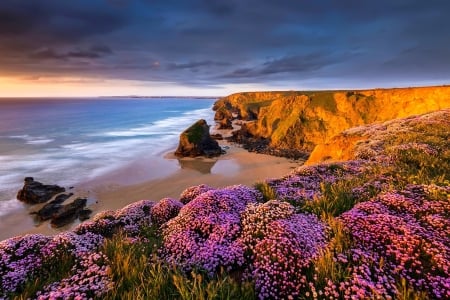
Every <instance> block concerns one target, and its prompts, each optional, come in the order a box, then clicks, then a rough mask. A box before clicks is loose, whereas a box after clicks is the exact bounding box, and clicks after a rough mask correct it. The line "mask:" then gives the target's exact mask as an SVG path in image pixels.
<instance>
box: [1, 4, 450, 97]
mask: <svg viewBox="0 0 450 300" xmlns="http://www.w3.org/2000/svg"><path fill="white" fill-rule="evenodd" d="M449 16H450V1H447V0H427V1H425V0H377V1H373V0H370V1H366V0H314V1H312V0H180V1H176V0H161V1H159V0H76V1H75V0H74V1H60V0H1V1H0V97H2V96H3V97H9V96H101V95H104V96H107V95H150V96H154V95H179V96H184V95H186V96H187V95H198V96H208V95H211V96H222V95H227V94H230V93H233V92H239V91H250V90H312V89H357V88H377V87H402V86H422V85H442V84H450V17H449Z"/></svg>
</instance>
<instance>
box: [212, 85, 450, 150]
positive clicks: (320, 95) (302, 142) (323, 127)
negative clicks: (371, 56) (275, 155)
mask: <svg viewBox="0 0 450 300" xmlns="http://www.w3.org/2000/svg"><path fill="white" fill-rule="evenodd" d="M449 107H450V86H440V87H417V88H396V89H373V90H345V91H344V90H343V91H306V92H301V91H286V92H250V93H237V94H233V95H230V96H227V97H224V98H221V99H219V100H218V101H216V103H215V104H214V108H213V109H214V110H215V111H216V117H215V119H216V120H220V121H222V122H223V120H224V119H225V118H228V119H230V118H237V119H242V120H245V121H247V122H246V123H245V126H244V127H245V134H246V135H250V136H252V137H254V138H259V139H265V140H267V142H268V145H269V146H270V147H274V148H281V149H297V150H301V151H305V152H311V151H312V150H313V149H314V147H315V146H316V145H318V144H324V143H327V142H329V141H330V139H331V138H332V137H334V136H335V135H337V134H339V133H341V132H342V131H344V130H346V129H349V128H352V127H356V126H360V125H365V124H371V123H375V122H384V121H387V120H392V119H396V118H404V117H408V116H411V115H415V114H423V113H428V112H431V111H435V110H440V109H445V108H449Z"/></svg>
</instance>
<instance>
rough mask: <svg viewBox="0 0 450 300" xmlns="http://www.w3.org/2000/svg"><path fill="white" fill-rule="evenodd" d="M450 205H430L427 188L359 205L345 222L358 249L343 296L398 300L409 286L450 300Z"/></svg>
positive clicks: (434, 201)
mask: <svg viewBox="0 0 450 300" xmlns="http://www.w3.org/2000/svg"><path fill="white" fill-rule="evenodd" d="M449 215H450V202H449V201H448V198H447V197H445V196H444V197H440V198H435V199H430V197H429V194H428V193H427V189H426V188H424V187H423V186H415V185H411V186H408V187H406V189H405V190H404V191H400V192H389V193H385V194H382V195H379V196H378V197H376V198H375V199H373V200H371V201H367V202H363V203H360V204H358V205H356V206H355V207H354V208H353V209H352V210H350V211H348V212H346V213H344V214H343V215H342V216H341V220H342V221H343V223H344V225H345V227H346V229H347V231H348V234H350V236H351V237H352V240H353V242H354V245H353V247H352V249H351V250H350V252H349V256H348V258H347V259H348V260H351V261H353V264H352V267H351V269H350V270H349V271H350V273H351V276H350V278H349V279H348V280H347V281H345V282H342V283H341V285H340V287H339V290H340V292H341V293H343V294H344V295H346V296H348V297H349V298H350V297H352V298H361V299H363V298H368V297H372V296H373V295H380V296H381V297H382V298H388V297H395V296H396V295H397V294H398V290H397V286H396V285H395V282H396V280H397V281H398V280H399V279H401V278H404V279H406V280H407V282H408V284H409V285H410V286H411V287H413V288H414V289H415V290H419V291H426V292H427V293H428V294H429V295H430V296H431V297H432V298H435V299H448V298H449V297H450V235H449V230H450V221H449Z"/></svg>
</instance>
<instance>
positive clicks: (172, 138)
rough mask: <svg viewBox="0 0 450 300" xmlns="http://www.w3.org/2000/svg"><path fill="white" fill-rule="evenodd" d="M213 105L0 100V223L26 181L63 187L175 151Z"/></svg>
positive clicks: (167, 101)
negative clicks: (138, 159)
mask: <svg viewBox="0 0 450 300" xmlns="http://www.w3.org/2000/svg"><path fill="white" fill-rule="evenodd" d="M214 100H215V99H191V98H188V99H186V98H161V99H159V98H158V99H155V98H153V99H136V98H134V99H133V98H111V99H109V98H93V99H0V216H1V215H5V214H8V213H9V212H10V211H11V210H14V209H16V208H17V206H18V205H20V204H18V201H17V200H15V195H16V193H17V190H18V189H19V188H20V187H21V186H22V183H23V178H24V177H25V176H33V177H34V178H35V179H36V180H39V181H42V182H45V183H49V184H59V185H63V186H69V185H76V184H77V183H78V182H82V181H86V180H89V179H93V178H95V177H97V176H101V175H103V174H105V173H108V172H112V171H113V170H114V169H115V168H118V167H120V166H121V165H124V164H127V163H128V162H130V161H132V160H135V159H136V157H139V156H146V157H148V156H152V155H161V153H164V152H165V151H168V150H170V149H173V148H175V147H176V145H177V142H178V136H179V134H180V132H181V131H183V130H184V129H185V128H186V127H188V126H189V125H190V124H192V123H193V122H194V121H196V120H198V119H200V118H204V119H206V120H207V121H208V123H210V122H211V121H212V118H213V115H212V111H211V107H212V104H213V103H214Z"/></svg>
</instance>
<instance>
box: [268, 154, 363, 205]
mask: <svg viewBox="0 0 450 300" xmlns="http://www.w3.org/2000/svg"><path fill="white" fill-rule="evenodd" d="M361 172H362V166H361V163H360V162H359V161H350V162H345V163H332V164H321V165H315V166H301V167H299V168H298V169H296V170H294V171H293V172H292V173H291V174H289V175H287V176H285V177H283V178H281V179H271V180H268V181H267V183H268V184H269V186H271V187H272V188H273V189H275V191H276V194H277V196H278V199H280V200H284V201H288V202H290V203H292V204H294V205H296V206H297V205H301V204H303V203H305V202H306V201H310V200H313V199H314V198H315V197H317V196H319V195H320V194H321V183H322V184H323V183H333V182H335V181H337V180H339V179H344V178H347V177H350V176H355V175H357V174H360V173H361Z"/></svg>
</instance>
